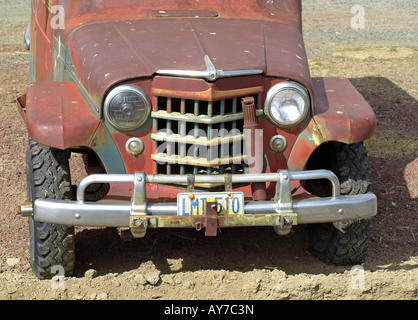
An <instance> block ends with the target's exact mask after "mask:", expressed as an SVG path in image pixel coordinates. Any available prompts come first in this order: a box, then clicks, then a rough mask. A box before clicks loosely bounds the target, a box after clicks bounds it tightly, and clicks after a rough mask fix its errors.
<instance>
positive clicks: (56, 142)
mask: <svg viewBox="0 0 418 320" xmlns="http://www.w3.org/2000/svg"><path fill="white" fill-rule="evenodd" d="M19 102H20V105H22V103H23V104H25V110H24V112H22V111H21V110H20V111H21V114H22V115H24V119H25V122H26V125H27V129H28V135H29V137H30V138H31V139H32V140H34V141H36V142H38V143H40V144H42V145H45V146H49V147H53V148H57V149H62V150H64V149H69V148H73V147H80V146H89V145H90V141H91V140H92V138H93V136H94V134H95V132H96V130H97V128H98V126H99V124H100V120H99V116H98V115H96V114H94V113H93V112H92V110H91V108H90V107H89V106H88V105H87V104H86V102H85V101H84V99H83V97H82V95H81V94H80V91H79V90H78V88H77V86H76V85H75V83H74V82H70V81H63V82H35V83H32V84H30V85H29V86H28V90H27V94H26V101H24V102H22V100H20V101H19ZM18 105H19V103H18Z"/></svg>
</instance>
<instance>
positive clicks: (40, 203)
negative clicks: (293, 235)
mask: <svg viewBox="0 0 418 320" xmlns="http://www.w3.org/2000/svg"><path fill="white" fill-rule="evenodd" d="M312 179H328V180H329V181H330V182H331V184H332V187H333V193H332V196H331V197H327V198H310V199H299V200H298V199H292V195H291V187H290V182H291V180H312ZM203 182H204V183H213V184H220V183H221V184H222V183H225V186H227V187H229V188H231V186H232V184H237V183H251V182H276V183H277V186H276V195H275V198H274V200H272V201H252V202H246V203H245V204H244V214H243V215H229V216H216V211H215V214H213V213H212V214H210V215H209V214H208V215H207V216H181V215H177V203H176V202H173V203H154V204H147V201H146V200H147V199H146V194H145V190H146V189H145V186H146V183H153V184H158V183H161V184H185V185H188V184H190V183H196V184H198V183H203ZM93 183H132V184H133V196H132V200H131V202H130V203H111V202H86V201H85V200H84V193H85V190H86V188H87V186H88V185H90V184H93ZM339 190H340V184H339V181H338V178H337V177H336V176H335V175H334V174H333V173H332V172H331V171H328V170H312V171H300V172H288V171H286V170H280V171H279V172H277V173H265V174H243V175H238V174H237V175H231V174H229V175H216V176H215V175H213V176H207V175H167V176H166V175H145V174H144V173H143V172H137V173H135V174H130V175H129V174H95V175H90V176H88V177H86V178H85V179H83V180H82V181H81V183H80V185H79V187H78V189H77V200H76V201H69V200H50V199H37V200H36V201H35V202H34V204H33V205H29V206H22V207H20V210H19V211H20V212H21V213H22V215H33V217H34V220H35V221H39V222H47V223H54V224H62V225H75V226H95V227H127V228H131V230H133V229H136V230H137V231H138V230H140V231H145V230H146V229H147V228H163V227H170V228H172V227H195V228H196V229H198V230H200V228H206V229H211V232H209V234H208V235H214V233H215V234H216V231H215V232H214V231H213V229H216V228H218V227H233V226H274V227H275V230H276V231H277V232H278V233H280V232H282V233H286V232H287V230H290V227H291V226H292V225H296V224H309V223H327V222H333V223H337V224H338V223H339V222H342V221H349V220H357V219H364V218H368V217H372V216H374V215H375V214H376V212H377V200H376V196H375V195H374V194H372V193H367V194H361V195H354V196H341V195H340V192H339ZM227 191H230V190H227ZM213 222H215V227H213ZM209 224H210V225H211V226H212V227H210V226H209Z"/></svg>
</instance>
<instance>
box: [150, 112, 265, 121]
mask: <svg viewBox="0 0 418 320" xmlns="http://www.w3.org/2000/svg"><path fill="white" fill-rule="evenodd" d="M255 112H256V116H257V117H260V116H262V115H263V110H262V109H257V110H256V111H255ZM151 117H153V118H156V119H164V120H175V121H185V122H194V123H202V124H218V123H225V122H230V121H237V120H242V119H244V114H243V113H236V114H225V115H219V116H214V117H209V116H207V115H200V116H195V115H193V114H191V113H186V114H181V113H180V112H171V113H169V112H167V111H163V110H159V111H152V112H151Z"/></svg>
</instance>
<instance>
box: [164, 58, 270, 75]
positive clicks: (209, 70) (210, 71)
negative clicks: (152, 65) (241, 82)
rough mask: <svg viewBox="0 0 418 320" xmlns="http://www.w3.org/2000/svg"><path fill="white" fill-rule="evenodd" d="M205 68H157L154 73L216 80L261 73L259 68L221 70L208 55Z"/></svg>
mask: <svg viewBox="0 0 418 320" xmlns="http://www.w3.org/2000/svg"><path fill="white" fill-rule="evenodd" d="M205 63H206V70H205V71H192V70H157V71H156V73H157V74H159V75H165V76H175V77H185V78H203V79H206V80H208V81H216V80H217V79H219V78H230V77H238V76H249V75H255V74H261V73H263V70H261V69H251V70H235V71H222V70H217V69H216V67H215V65H214V64H213V62H212V60H210V58H209V56H208V55H205Z"/></svg>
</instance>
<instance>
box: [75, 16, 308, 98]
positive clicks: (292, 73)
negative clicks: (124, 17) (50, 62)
mask: <svg viewBox="0 0 418 320" xmlns="http://www.w3.org/2000/svg"><path fill="white" fill-rule="evenodd" d="M68 50H69V54H70V58H71V63H72V64H73V65H74V67H75V70H76V73H77V77H78V78H79V80H80V82H81V84H82V85H83V86H84V88H85V89H86V90H87V91H88V93H89V94H90V95H91V96H92V97H94V98H96V99H97V100H96V99H95V100H96V101H101V100H102V99H103V96H104V95H105V94H106V92H107V91H108V90H109V89H110V88H111V87H112V86H114V85H115V84H117V83H120V82H123V81H126V80H130V79H135V78H142V77H151V76H153V75H155V74H158V72H159V71H160V70H177V71H193V72H195V71H205V70H207V61H208V60H210V61H211V62H212V63H213V66H214V67H215V68H216V70H220V71H223V72H227V71H239V70H260V71H262V73H263V74H264V75H265V76H272V77H280V78H286V79H291V80H294V81H297V82H299V83H301V84H303V85H304V86H305V87H307V89H308V90H310V91H311V87H312V85H311V79H310V74H309V67H308V62H307V57H306V52H305V47H304V44H303V37H302V34H301V32H300V30H299V29H298V28H296V27H294V26H291V25H289V24H285V23H282V22H274V21H273V22H272V21H260V20H242V19H222V18H207V19H190V18H188V19H154V20H153V19H144V20H131V21H117V22H104V23H97V24H91V25H86V26H82V27H80V28H78V29H76V30H75V31H74V32H73V33H72V34H71V35H70V37H69V40H68ZM205 57H206V58H205Z"/></svg>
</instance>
